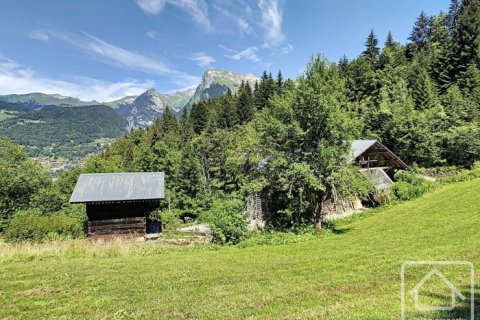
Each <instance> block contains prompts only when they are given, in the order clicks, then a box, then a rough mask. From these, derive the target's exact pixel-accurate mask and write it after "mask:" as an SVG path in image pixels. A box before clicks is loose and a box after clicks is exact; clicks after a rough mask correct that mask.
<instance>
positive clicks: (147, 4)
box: [137, 0, 165, 15]
mask: <svg viewBox="0 0 480 320" xmlns="http://www.w3.org/2000/svg"><path fill="white" fill-rule="evenodd" d="M137 5H138V6H139V7H140V8H141V9H142V10H143V12H145V13H148V14H152V15H155V14H157V13H159V12H160V11H161V10H162V9H163V7H164V6H165V0H137Z"/></svg>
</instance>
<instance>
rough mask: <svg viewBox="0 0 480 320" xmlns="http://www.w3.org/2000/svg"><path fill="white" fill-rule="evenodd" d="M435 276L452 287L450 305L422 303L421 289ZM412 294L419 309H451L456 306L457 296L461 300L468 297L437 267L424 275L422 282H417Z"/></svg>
mask: <svg viewBox="0 0 480 320" xmlns="http://www.w3.org/2000/svg"><path fill="white" fill-rule="evenodd" d="M433 276H436V277H438V278H440V279H441V280H442V281H443V282H444V283H445V285H446V286H447V287H448V288H449V289H450V296H451V300H450V305H448V306H434V307H433V306H424V305H422V304H421V303H420V289H421V288H422V286H423V285H424V284H425V282H427V281H428V280H430V278H432V277H433ZM412 294H413V296H414V300H415V309H417V310H419V311H450V310H453V309H454V308H455V305H456V304H457V303H456V301H457V297H458V298H460V300H462V301H463V300H466V299H467V298H466V297H465V296H464V295H463V294H462V293H461V292H460V291H458V289H457V288H456V287H455V286H454V285H453V284H452V283H451V282H450V281H448V279H447V277H445V276H444V275H443V274H442V273H441V272H440V271H438V270H437V269H433V270H432V271H430V272H429V273H428V274H427V275H426V276H425V277H423V279H422V280H420V282H419V283H417V285H416V286H415V287H414V288H413V290H412Z"/></svg>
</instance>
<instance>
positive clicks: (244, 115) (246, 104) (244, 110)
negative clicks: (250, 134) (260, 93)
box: [237, 82, 255, 124]
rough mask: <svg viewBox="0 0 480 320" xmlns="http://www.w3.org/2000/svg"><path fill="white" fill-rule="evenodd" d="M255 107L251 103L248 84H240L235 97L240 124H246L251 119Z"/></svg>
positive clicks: (250, 91) (250, 92) (251, 97)
mask: <svg viewBox="0 0 480 320" xmlns="http://www.w3.org/2000/svg"><path fill="white" fill-rule="evenodd" d="M254 114H255V105H254V103H253V96H252V88H251V87H250V84H249V83H248V82H246V83H244V82H242V85H241V87H240V90H239V91H238V97H237V115H238V121H239V123H240V124H243V123H247V122H249V121H250V120H252V119H253V115H254Z"/></svg>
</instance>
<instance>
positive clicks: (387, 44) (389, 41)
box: [385, 31, 395, 48]
mask: <svg viewBox="0 0 480 320" xmlns="http://www.w3.org/2000/svg"><path fill="white" fill-rule="evenodd" d="M394 44H395V42H394V41H393V36H392V33H391V32H390V31H388V35H387V40H386V41H385V47H386V48H389V47H392V46H393V45H394Z"/></svg>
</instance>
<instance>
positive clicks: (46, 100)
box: [0, 92, 97, 107]
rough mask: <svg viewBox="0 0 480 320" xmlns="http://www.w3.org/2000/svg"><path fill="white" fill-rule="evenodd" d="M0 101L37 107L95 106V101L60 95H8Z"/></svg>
mask: <svg viewBox="0 0 480 320" xmlns="http://www.w3.org/2000/svg"><path fill="white" fill-rule="evenodd" d="M0 100H2V101H5V102H13V103H21V104H23V105H27V106H32V107H38V106H46V105H55V106H61V107H79V106H87V105H92V104H97V103H96V101H90V102H86V101H82V100H80V99H77V98H72V97H67V96H62V95H60V94H45V93H39V92H35V93H27V94H9V95H4V96H1V95H0Z"/></svg>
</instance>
